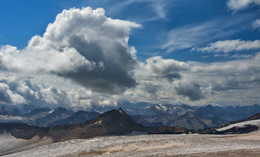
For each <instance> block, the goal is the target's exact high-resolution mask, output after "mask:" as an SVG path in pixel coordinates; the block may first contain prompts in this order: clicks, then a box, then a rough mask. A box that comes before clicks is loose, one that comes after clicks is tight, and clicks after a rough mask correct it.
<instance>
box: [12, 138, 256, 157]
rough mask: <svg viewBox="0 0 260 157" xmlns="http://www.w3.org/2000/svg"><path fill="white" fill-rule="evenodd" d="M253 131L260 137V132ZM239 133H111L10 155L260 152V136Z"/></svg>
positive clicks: (14, 156)
mask: <svg viewBox="0 0 260 157" xmlns="http://www.w3.org/2000/svg"><path fill="white" fill-rule="evenodd" d="M249 135H250V136H258V137H259V135H260V134H259V133H256V134H249ZM239 137H240V135H233V136H227V135H218V136H216V135H138V136H108V137H97V138H93V139H78V140H70V141H66V142H59V143H53V144H49V145H45V146H42V147H38V148H33V149H29V150H26V151H23V152H18V153H15V154H10V155H7V156H9V157H17V156H19V157H23V156H24V157H29V156H32V157H35V156H41V157H47V156H49V157H53V156H120V157H122V156H167V155H168V156H172V155H189V154H196V153H204V155H205V153H216V152H221V153H223V152H225V151H241V150H243V151H249V152H252V151H257V152H259V154H260V140H250V139H247V137H246V135H243V138H242V139H241V138H239ZM199 156H201V155H199Z"/></svg>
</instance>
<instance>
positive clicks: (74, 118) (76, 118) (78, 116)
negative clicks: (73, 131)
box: [50, 111, 100, 126]
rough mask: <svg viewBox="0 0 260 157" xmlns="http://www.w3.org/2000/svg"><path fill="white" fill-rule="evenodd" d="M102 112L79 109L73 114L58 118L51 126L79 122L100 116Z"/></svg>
mask: <svg viewBox="0 0 260 157" xmlns="http://www.w3.org/2000/svg"><path fill="white" fill-rule="evenodd" d="M99 115H100V114H99V113H97V112H87V111H77V112H74V113H72V115H71V116H69V117H67V118H64V119H61V120H57V121H55V122H53V123H51V124H50V126H55V125H64V124H77V123H81V122H84V121H87V120H90V119H93V118H96V117H98V116H99Z"/></svg>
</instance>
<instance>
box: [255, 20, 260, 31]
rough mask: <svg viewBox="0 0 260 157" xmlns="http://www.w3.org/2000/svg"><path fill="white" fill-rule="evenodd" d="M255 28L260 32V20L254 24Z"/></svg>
mask: <svg viewBox="0 0 260 157" xmlns="http://www.w3.org/2000/svg"><path fill="white" fill-rule="evenodd" d="M253 28H254V29H259V30H260V19H257V20H255V22H254V23H253Z"/></svg>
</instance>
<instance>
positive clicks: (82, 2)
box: [0, 0, 260, 109]
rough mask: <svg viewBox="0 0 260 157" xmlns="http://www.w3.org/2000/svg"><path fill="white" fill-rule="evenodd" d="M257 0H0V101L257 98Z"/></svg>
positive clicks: (248, 101) (87, 104)
mask: <svg viewBox="0 0 260 157" xmlns="http://www.w3.org/2000/svg"><path fill="white" fill-rule="evenodd" d="M259 37H260V0H196V1H190V0H124V1H121V0H56V1H53V0H44V1H42V0H23V1H21V0H8V1H7V0H2V1H0V104H2V105H8V106H22V105H24V104H29V105H34V106H36V107H51V108H55V107H59V106H63V107H68V108H76V109H87V108H91V107H92V106H111V105H113V106H115V105H116V104H117V103H118V102H125V101H128V102H133V103H135V102H149V103H152V104H157V103H159V104H188V105H205V104H213V105H253V104H259V103H260V96H259V92H260V64H259V63H260V53H259V52H260V39H259Z"/></svg>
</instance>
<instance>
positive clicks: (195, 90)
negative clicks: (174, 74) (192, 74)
mask: <svg viewBox="0 0 260 157" xmlns="http://www.w3.org/2000/svg"><path fill="white" fill-rule="evenodd" d="M175 90H176V92H177V94H179V95H182V96H185V97H188V98H189V99H190V100H191V101H196V100H200V99H202V98H203V97H204V95H203V93H202V91H201V89H200V85H199V84H198V83H194V82H191V83H185V84H183V83H180V84H179V85H178V86H176V87H175Z"/></svg>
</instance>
